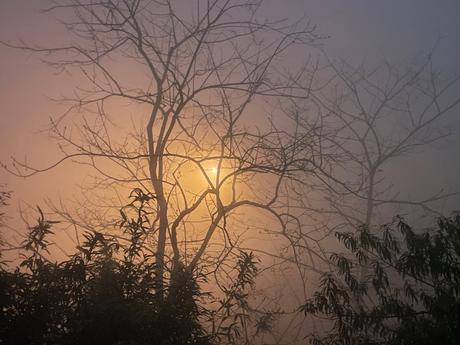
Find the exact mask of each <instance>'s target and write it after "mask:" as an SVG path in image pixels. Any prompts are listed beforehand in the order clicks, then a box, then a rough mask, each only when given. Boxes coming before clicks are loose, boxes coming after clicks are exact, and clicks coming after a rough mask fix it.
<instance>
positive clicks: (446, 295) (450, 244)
mask: <svg viewBox="0 0 460 345" xmlns="http://www.w3.org/2000/svg"><path fill="white" fill-rule="evenodd" d="M381 230H382V231H381V234H380V235H379V236H377V235H375V234H372V233H371V232H370V231H369V230H368V229H366V228H365V227H361V228H360V229H358V231H357V232H356V233H336V237H337V238H338V239H339V241H340V242H341V243H342V244H343V245H344V246H345V248H346V249H347V250H348V252H347V253H346V254H338V253H334V254H332V255H331V256H330V259H331V263H332V264H333V267H334V269H333V270H332V271H331V272H328V273H325V274H324V275H323V276H322V278H321V280H320V289H319V291H317V292H315V293H314V295H313V297H312V298H310V299H309V300H307V301H306V303H305V304H304V305H303V306H302V307H301V310H302V311H303V312H304V313H305V314H310V315H312V316H316V317H321V318H324V317H325V318H326V319H327V320H329V324H330V325H331V329H330V330H329V331H328V332H327V334H326V335H318V334H316V335H311V336H310V342H311V343H312V344H315V345H320V344H337V345H338V344H344V345H345V344H350V345H351V344H353V345H354V344H452V345H453V344H459V343H460V321H459V320H460V214H456V215H454V216H453V217H452V218H440V219H439V220H438V228H437V229H434V230H431V231H426V232H421V233H417V232H415V231H413V229H412V228H411V227H410V226H409V225H408V224H407V223H406V222H405V221H404V220H403V219H402V218H400V217H397V218H396V219H395V220H394V221H393V222H392V223H391V224H388V225H385V226H383V227H382V229H381ZM396 230H398V231H396ZM363 267H365V268H364V270H363ZM362 272H367V274H366V276H364V277H362V278H360V279H358V278H357V276H358V274H360V273H361V274H362Z"/></svg>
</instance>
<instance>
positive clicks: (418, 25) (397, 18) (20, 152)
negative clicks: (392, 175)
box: [0, 0, 460, 200]
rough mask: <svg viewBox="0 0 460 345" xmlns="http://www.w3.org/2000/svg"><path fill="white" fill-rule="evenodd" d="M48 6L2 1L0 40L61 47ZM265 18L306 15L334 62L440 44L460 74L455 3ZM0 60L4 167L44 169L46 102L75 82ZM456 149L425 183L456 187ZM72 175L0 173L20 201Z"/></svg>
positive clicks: (341, 7)
mask: <svg viewBox="0 0 460 345" xmlns="http://www.w3.org/2000/svg"><path fill="white" fill-rule="evenodd" d="M183 1H186V0H183ZM46 4H47V1H45V0H0V39H1V40H5V41H10V42H11V41H14V40H17V39H24V40H26V41H27V42H41V43H54V42H56V41H59V40H60V39H61V38H62V37H64V36H65V32H63V31H62V28H60V27H59V26H58V25H57V24H56V20H55V19H54V18H53V17H52V16H50V15H44V14H40V13H39V9H40V8H44V7H46ZM264 11H266V13H267V14H268V15H272V16H279V17H283V18H289V19H291V18H292V19H295V18H298V17H299V16H301V15H302V14H304V15H305V17H307V18H310V19H311V21H312V23H314V24H316V25H317V26H318V30H319V32H320V33H322V34H324V35H328V36H330V37H331V38H330V39H328V40H327V41H326V43H325V44H326V48H327V50H328V51H329V53H330V55H331V56H332V57H334V58H345V59H347V60H350V61H353V62H356V63H359V62H364V63H368V64H372V63H375V62H378V61H380V60H382V58H383V57H385V58H387V59H388V60H390V61H396V62H398V61H404V60H405V59H408V58H412V57H414V56H417V55H419V54H421V53H423V52H426V51H428V50H429V49H430V48H431V47H432V46H433V45H434V43H435V42H436V41H437V40H438V39H439V38H441V41H440V45H439V49H438V51H437V55H436V62H437V67H438V68H439V69H440V70H441V71H442V72H443V73H445V74H446V75H452V74H460V65H459V64H458V61H460V44H459V43H460V39H459V34H460V21H459V20H458V18H459V17H460V1H458V0H284V1H281V0H269V1H267V4H266V7H265V8H264ZM0 58H1V62H2V63H1V64H0V161H7V160H8V157H9V156H10V155H12V154H14V155H16V156H17V157H18V158H22V157H24V156H25V155H26V154H27V156H28V159H29V160H30V161H31V162H35V163H38V164H39V165H41V166H43V165H45V164H46V162H50V161H51V160H52V158H53V157H52V155H53V153H54V152H55V151H53V150H52V147H51V146H50V143H49V142H48V141H47V140H46V136H45V135H44V134H43V133H42V134H39V133H37V131H38V130H40V129H43V128H44V127H45V126H46V124H47V121H48V119H49V116H52V115H56V111H57V110H56V109H57V108H56V105H55V104H53V103H52V102H50V101H49V100H48V99H47V97H54V96H56V95H59V94H60V92H61V91H62V90H63V89H65V85H67V84H66V80H67V81H68V80H69V79H68V78H69V77H70V76H66V75H61V76H57V75H55V74H53V70H51V69H48V68H46V67H44V66H43V65H41V64H40V62H39V60H38V58H37V57H34V56H30V55H29V54H26V53H24V52H19V51H12V50H10V49H7V48H5V47H3V46H0ZM66 78H67V79H66ZM458 143H459V141H458V140H455V138H452V139H451V141H450V142H449V143H448V144H447V145H444V147H445V148H446V150H444V151H436V152H435V154H432V155H430V158H429V159H426V157H427V156H426V155H424V159H423V161H422V160H421V161H420V162H419V163H420V167H418V170H419V174H420V175H423V174H426V175H427V176H426V177H427V178H428V179H429V178H430V176H439V177H440V178H441V179H442V180H443V182H445V184H446V185H447V186H448V187H455V186H458V185H459V183H458V182H457V181H458V180H459V171H460V163H459V159H458V158H457V157H455V155H456V153H457V151H458V150H457V149H458ZM427 162H428V163H427ZM427 164H428V167H427ZM435 168H436V169H435ZM70 171H71V170H66V167H63V168H59V169H56V171H54V172H51V173H50V174H48V177H46V178H45V177H37V178H33V179H30V180H27V181H23V180H20V179H16V178H13V177H11V176H10V175H8V174H6V173H5V172H3V171H1V172H0V183H7V184H8V185H9V186H10V189H13V190H14V191H16V195H17V196H18V197H20V198H25V199H27V198H28V197H31V196H34V198H35V199H36V200H40V198H42V197H44V196H46V195H57V194H58V193H59V189H63V188H64V187H65V186H71V185H72V184H73V183H75V182H78V176H72V174H69V173H68V172H70ZM50 176H51V178H50ZM411 181H412V182H413V181H414V180H413V179H411ZM413 183H414V182H413ZM414 187H416V186H415V185H414Z"/></svg>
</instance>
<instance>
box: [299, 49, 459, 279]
mask: <svg viewBox="0 0 460 345" xmlns="http://www.w3.org/2000/svg"><path fill="white" fill-rule="evenodd" d="M434 52H435V50H433V51H432V52H430V53H429V54H427V55H426V56H424V57H423V58H422V59H418V61H415V62H412V63H411V64H410V65H409V66H402V65H401V66H399V65H398V66H397V65H395V64H391V63H388V62H385V63H383V64H382V65H379V66H378V67H377V68H372V69H370V68H366V67H365V66H359V67H357V68H356V67H353V66H351V65H349V64H347V63H345V62H343V61H339V62H336V61H331V60H330V59H329V58H328V57H327V56H325V58H324V60H323V62H322V65H321V64H318V65H317V68H316V69H314V70H312V71H313V72H315V73H316V76H314V77H312V78H310V79H308V80H307V82H304V85H306V86H307V87H308V89H309V91H310V97H309V98H308V99H297V100H296V101H295V102H293V106H291V114H292V117H293V118H295V119H296V120H297V121H298V123H299V128H300V131H301V132H303V133H311V132H314V131H315V132H317V135H315V137H317V138H319V139H320V142H321V145H319V147H320V148H321V152H322V156H325V157H326V156H327V157H328V160H327V161H326V162H325V164H323V165H322V166H318V169H316V170H315V171H314V172H311V171H308V172H307V175H305V178H303V179H300V182H299V183H298V184H299V187H297V188H296V189H297V190H302V188H304V189H303V190H304V191H309V193H308V194H307V193H305V192H303V193H299V194H297V195H293V198H294V199H296V201H292V202H293V203H294V202H295V203H297V205H303V206H301V207H300V208H301V210H302V217H303V219H310V222H309V223H307V222H306V221H304V222H303V223H304V224H305V225H304V226H303V231H304V233H309V234H311V235H313V234H314V237H315V238H316V239H317V240H318V241H319V247H320V248H328V250H330V249H331V248H334V247H335V244H334V241H333V239H331V238H330V237H329V234H331V233H334V232H354V231H356V229H358V228H359V227H361V226H364V227H365V228H366V229H369V231H371V232H373V231H379V229H380V226H381V225H382V224H383V222H385V219H388V217H391V216H394V215H395V214H397V213H399V214H404V213H407V212H408V211H411V212H410V213H411V214H417V215H423V214H429V215H430V216H433V215H436V216H439V211H438V208H437V204H439V201H445V200H446V199H448V198H450V197H454V196H457V195H458V190H450V191H444V190H443V189H442V187H443V186H442V184H441V185H438V188H439V192H437V193H434V194H433V193H432V192H431V191H427V188H423V187H422V188H420V191H424V192H425V193H418V194H419V195H422V196H421V197H420V196H419V198H420V199H411V198H409V197H407V196H405V193H404V191H401V189H400V186H399V188H395V187H394V183H393V181H392V180H391V176H389V174H388V170H390V169H391V168H393V169H394V167H395V166H398V165H399V166H400V168H399V169H398V170H400V171H402V169H403V168H402V166H403V165H402V164H401V162H402V160H403V159H409V160H410V159H411V155H412V156H413V155H414V154H416V153H417V151H418V152H420V150H423V149H425V148H427V147H428V146H429V145H431V144H433V143H435V142H439V141H442V140H443V139H445V138H446V137H448V136H451V135H452V134H454V133H455V132H456V127H452V126H447V124H449V123H450V122H452V121H449V116H452V115H453V114H454V112H455V111H458V105H459V103H460V97H459V96H458V81H459V78H458V77H455V76H454V77H452V76H449V77H447V78H445V77H444V76H442V75H441V74H440V73H439V72H437V71H436V69H435V67H434V62H433V53H434ZM299 87H301V85H300V83H299ZM451 120H452V118H451ZM318 123H319V125H318ZM319 139H318V140H319ZM305 151H306V152H310V151H311V148H310V147H308V146H307V147H306V148H305ZM401 158H403V159H401ZM407 176H408V178H414V179H417V178H418V174H417V172H415V171H412V172H409V173H408V174H407ZM302 186H303V187H302ZM423 194H425V195H424V196H423ZM307 196H308V197H307ZM295 237H296V238H298V239H301V238H302V237H303V235H302V233H296V234H295ZM310 247H311V246H310ZM298 250H299V252H301V251H302V246H300V245H298ZM304 257H307V256H306V255H304ZM368 278H369V277H367V270H366V269H363V270H362V272H361V279H362V281H364V280H366V279H368Z"/></svg>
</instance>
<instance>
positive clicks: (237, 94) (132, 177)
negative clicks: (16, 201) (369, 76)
mask: <svg viewBox="0 0 460 345" xmlns="http://www.w3.org/2000/svg"><path fill="white" fill-rule="evenodd" d="M260 5H261V2H260V1H241V0H233V1H232V0H211V1H202V0H197V1H194V2H193V4H191V3H188V2H187V6H184V2H175V1H169V0H159V1H147V0H129V1H128V0H124V1H121V0H120V1H119V0H104V1H98V2H94V1H89V0H88V1H86V0H63V1H56V2H54V3H53V5H52V6H51V7H50V8H49V9H47V11H50V12H56V13H58V14H59V16H60V17H61V18H62V20H63V22H64V25H65V27H66V29H67V30H68V32H69V42H68V44H64V45H59V46H56V47H42V46H35V45H29V44H23V45H15V44H10V43H4V44H6V45H8V46H10V47H14V48H18V49H23V50H26V51H31V52H35V53H37V54H43V55H44V59H45V62H46V63H47V64H49V65H50V66H52V67H54V68H57V69H58V71H69V72H71V73H77V72H78V73H79V77H75V78H79V79H78V83H79V86H78V87H77V88H76V89H75V92H74V94H73V95H72V96H71V97H64V98H63V99H60V101H62V102H68V103H69V107H68V109H67V111H66V112H65V113H64V114H62V116H59V117H57V118H54V119H52V120H51V124H50V134H51V136H52V137H53V138H54V139H56V140H57V142H58V145H59V148H60V150H61V152H62V157H61V158H60V159H58V160H57V161H56V162H55V163H53V164H50V165H49V166H45V167H38V168H37V167H34V166H30V165H29V164H27V163H26V162H21V161H17V160H14V161H13V164H12V165H10V166H5V167H6V168H7V169H8V170H9V171H10V172H12V173H14V174H16V175H18V176H22V177H28V176H32V175H35V174H38V173H42V172H46V171H48V170H50V169H52V168H54V167H56V166H58V165H60V164H62V163H63V162H66V161H73V162H75V163H78V164H82V165H86V166H90V167H91V169H93V171H94V172H95V178H94V180H93V181H92V182H91V184H89V185H87V186H86V189H84V190H83V193H82V198H80V204H79V206H78V207H75V204H74V205H72V206H69V205H68V204H66V203H65V202H63V203H61V204H58V205H56V204H55V203H54V204H53V207H54V210H55V212H57V213H58V214H60V216H61V218H64V219H67V221H68V224H69V227H73V228H74V229H75V231H76V235H75V240H76V241H77V242H78V241H79V236H80V232H81V230H84V229H86V230H89V231H98V232H103V233H104V234H110V235H111V236H118V237H121V234H120V233H119V232H117V227H118V224H117V222H116V221H114V219H115V218H116V217H117V214H118V210H119V209H120V208H121V206H122V205H123V204H124V203H125V200H126V195H127V191H131V190H132V191H133V192H132V194H131V196H132V197H134V198H137V199H139V198H148V199H149V200H150V201H152V202H153V206H152V208H151V210H150V211H149V212H150V214H151V217H150V218H151V223H150V225H149V226H150V230H149V231H148V232H147V233H146V234H145V237H144V238H143V239H142V241H143V245H144V246H145V247H147V248H150V250H151V253H152V254H153V255H155V258H156V274H155V276H156V289H157V291H156V292H157V294H158V296H159V298H163V297H164V294H165V286H167V282H168V277H169V276H170V274H171V272H173V271H174V270H175V269H176V268H177V267H179V266H184V267H185V269H186V270H187V271H189V272H194V271H196V270H197V269H200V270H202V271H205V272H207V273H210V274H214V276H215V277H216V281H217V282H219V280H220V279H223V278H226V277H227V276H228V275H231V274H232V272H230V271H229V269H228V267H230V266H231V265H229V264H228V261H232V260H235V259H234V258H235V255H237V253H235V249H238V248H246V247H249V248H256V247H257V245H254V240H251V238H254V237H257V233H258V230H260V229H262V230H263V231H264V232H265V233H267V234H269V235H272V234H277V235H279V236H281V237H282V238H283V241H284V243H285V245H286V246H287V247H292V246H293V245H294V242H293V240H292V237H291V236H290V235H289V231H290V230H289V228H290V227H292V226H293V224H296V225H295V226H301V224H300V223H298V222H296V219H297V218H296V216H295V214H291V213H290V209H289V208H288V207H287V204H286V200H287V199H289V196H288V193H287V190H289V188H290V183H291V182H290V181H291V180H292V179H295V178H296V177H295V176H296V172H298V171H299V170H302V171H305V169H306V167H307V169H311V170H314V169H316V168H317V166H320V165H321V162H318V161H317V160H318V157H317V155H318V154H319V151H311V154H308V155H305V151H304V150H303V148H304V147H305V145H310V146H311V147H315V146H316V145H317V139H316V138H314V136H313V134H314V133H307V134H302V135H301V134H299V133H298V132H296V123H295V121H293V120H292V119H290V118H289V117H288V116H287V115H286V113H285V110H286V109H285V108H284V103H285V101H284V100H286V99H289V98H292V97H307V96H308V90H305V88H303V87H302V88H299V87H298V85H297V84H296V79H299V78H301V77H302V76H303V75H305V74H306V71H307V70H308V61H307V60H306V61H307V62H306V63H305V64H302V66H300V67H299V68H298V70H297V71H294V70H293V67H292V66H289V63H288V64H286V61H287V62H289V59H292V56H293V54H297V55H298V56H300V55H299V54H303V53H305V49H306V48H307V49H310V48H311V47H312V46H314V45H315V44H317V43H318V41H319V40H320V38H319V37H318V36H317V35H316V33H315V28H314V27H312V26H310V24H308V23H305V22H303V21H299V22H297V23H294V24H289V25H288V24H287V23H285V22H271V21H267V20H259V19H258V17H257V10H258V8H259V7H260ZM75 75H76V74H75ZM293 76H295V77H293ZM127 109H129V110H127ZM127 111H129V113H130V115H131V116H128V115H127V114H126V112H127ZM75 114H83V115H82V116H81V117H75V116H74V115H75ZM300 141H301V142H302V143H303V144H304V146H303V147H301V146H300V145H298V143H299V142H300ZM97 191H99V193H98V192H97ZM248 208H249V209H254V210H255V211H251V213H248V211H247V209H248ZM70 209H71V210H70ZM127 212H128V213H129V210H128V211H127ZM259 212H262V213H264V214H265V216H264V217H265V221H264V224H262V225H260V224H259V225H258V226H254V224H253V223H252V224H251V218H256V217H257V216H256V215H258V214H260V213H259ZM267 215H268V217H267ZM124 216H126V217H129V214H124ZM259 219H261V218H260V217H259ZM299 231H301V230H299ZM248 240H249V242H248ZM251 241H252V242H251ZM251 243H252V244H251ZM251 245H252V246H253V247H251ZM259 249H260V248H259ZM259 252H260V253H263V252H264V251H263V250H259ZM267 252H268V250H267ZM270 254H271V255H272V254H273V253H270ZM275 254H276V253H275ZM275 254H273V255H272V257H275V258H276V257H277V256H276V255H275ZM317 255H318V257H321V255H320V254H317ZM278 259H279V260H281V262H286V261H290V262H296V263H299V260H298V258H296V253H295V251H294V258H290V257H288V256H285V257H282V256H278ZM306 268H307V267H306V266H305V267H302V269H306Z"/></svg>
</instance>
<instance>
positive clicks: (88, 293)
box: [0, 191, 211, 345]
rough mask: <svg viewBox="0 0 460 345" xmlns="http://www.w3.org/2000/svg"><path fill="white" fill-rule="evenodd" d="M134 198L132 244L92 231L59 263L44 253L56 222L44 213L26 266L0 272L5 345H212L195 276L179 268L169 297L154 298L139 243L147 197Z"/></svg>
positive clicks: (150, 263) (127, 224) (149, 260)
mask: <svg viewBox="0 0 460 345" xmlns="http://www.w3.org/2000/svg"><path fill="white" fill-rule="evenodd" d="M133 196H134V197H135V199H134V201H133V203H131V204H130V205H129V208H131V209H134V210H135V217H134V218H128V217H127V216H126V214H125V213H124V212H125V211H126V209H123V210H122V215H125V217H122V223H121V227H122V228H123V231H124V234H125V235H126V237H127V239H128V243H127V244H123V245H121V244H120V243H119V242H118V241H116V240H115V239H114V238H112V237H110V236H107V235H103V234H101V233H99V232H87V233H86V234H85V235H84V238H85V239H84V241H83V243H81V245H80V246H79V247H78V252H77V253H76V254H74V255H73V256H71V257H69V259H68V260H65V261H62V262H59V263H55V262H51V261H49V260H48V259H47V258H46V257H47V256H45V255H44V254H45V253H46V252H47V251H48V247H49V246H50V245H51V243H50V241H49V240H48V238H49V235H51V234H52V230H51V228H52V226H53V224H54V223H56V222H54V221H49V220H46V219H45V216H44V214H43V212H42V211H41V210H40V209H39V218H38V219H37V225H35V226H33V227H31V228H30V229H29V234H28V237H27V238H26V239H25V240H24V242H23V243H22V248H23V254H22V255H23V260H22V262H21V263H20V265H19V266H18V267H16V268H15V269H14V270H13V271H12V270H8V269H7V268H5V267H4V268H3V269H2V270H1V271H0V310H1V313H0V315H1V316H0V343H1V344H11V345H13V344H18V345H19V344H24V345H25V344H98V345H102V344H118V345H121V344H130V345H131V344H133V345H134V344H136V345H137V344H164V345H179V344H181V345H182V344H194V345H207V344H211V338H210V336H209V335H207V334H206V332H205V330H204V329H203V327H202V326H201V325H200V323H199V317H200V309H199V308H198V306H197V299H198V298H199V297H200V291H199V287H198V283H197V277H195V276H194V275H193V274H192V273H191V272H185V270H184V268H183V267H182V266H180V267H176V269H175V271H174V272H171V277H170V282H169V288H168V291H167V294H166V297H165V298H158V296H156V294H155V279H154V268H155V263H154V258H153V255H149V254H147V252H146V251H145V250H144V249H143V245H142V242H143V241H144V239H145V230H146V226H145V224H147V223H148V219H147V214H146V212H145V211H144V206H145V203H146V202H148V200H149V198H144V197H142V198H139V193H136V191H135V195H133Z"/></svg>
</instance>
